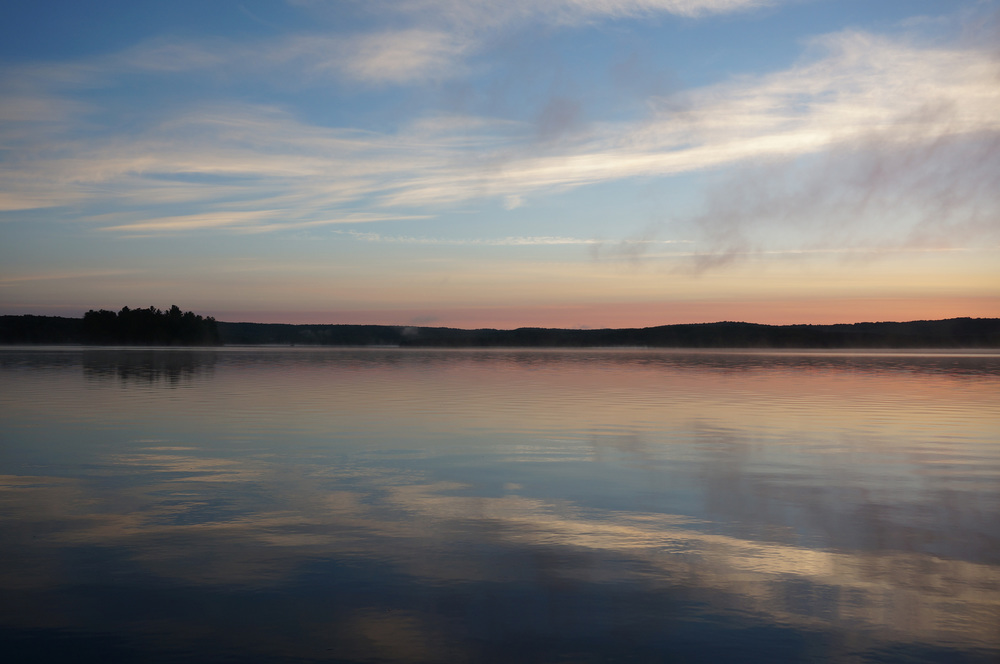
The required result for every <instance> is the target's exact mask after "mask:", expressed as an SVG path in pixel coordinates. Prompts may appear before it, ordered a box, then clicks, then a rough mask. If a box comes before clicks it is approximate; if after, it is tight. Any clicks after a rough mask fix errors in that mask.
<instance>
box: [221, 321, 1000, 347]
mask: <svg viewBox="0 0 1000 664" xmlns="http://www.w3.org/2000/svg"><path fill="white" fill-rule="evenodd" d="M218 325H219V334H220V335H221V336H222V340H223V341H224V342H225V343H227V344H248V345H267V344H275V345H320V346H403V347H407V346H412V347H448V348H489V347H541V348H556V347H568V348H585V347H629V346H636V347H654V348H655V347H659V348H997V347H1000V319H997V318H951V319H948V320H935V321H912V322H908V323H854V324H842V325H758V324H755V323H732V322H724V323H696V324H688V325H663V326H660V327H645V328H632V329H602V330H565V329H553V328H536V327H523V328H519V329H516V330H492V329H484V330H460V329H455V328H448V327H397V326H388V325H282V324H266V323H222V322H220V323H219V324H218Z"/></svg>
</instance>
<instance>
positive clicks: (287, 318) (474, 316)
mask: <svg viewBox="0 0 1000 664" xmlns="http://www.w3.org/2000/svg"><path fill="white" fill-rule="evenodd" d="M208 315H213V316H214V317H215V318H216V319H217V320H220V321H226V322H252V323H291V324H357V325H416V326H426V327H457V328H464V329H478V328H495V329H514V328H518V327H555V328H581V327H583V328H633V327H635V328H638V327H655V326H658V325H673V324H684V323H713V322H719V321H740V322H748V323H761V324H766V325H799V324H811V325H830V324H836V323H861V322H875V321H912V320H937V319H943V318H962V317H969V318H1000V297H938V298H890V297H872V298H837V299H826V300H815V299H805V298H803V299H800V300H794V299H770V300H718V301H702V302H674V303H669V302H662V303H602V304H589V305H587V304H581V305H560V306H531V307H491V306H484V307H461V308H458V307H456V308H440V309H394V310H379V311H373V310H335V311H280V312H275V311H263V310H261V311H253V310H244V311H218V312H215V313H209V314H208Z"/></svg>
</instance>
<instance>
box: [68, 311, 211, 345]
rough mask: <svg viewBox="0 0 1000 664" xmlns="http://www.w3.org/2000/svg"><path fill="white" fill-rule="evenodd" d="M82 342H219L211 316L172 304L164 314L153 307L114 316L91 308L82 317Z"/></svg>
mask: <svg viewBox="0 0 1000 664" xmlns="http://www.w3.org/2000/svg"><path fill="white" fill-rule="evenodd" d="M81 336H82V339H83V342H84V343H88V344H97V345H123V346H132V345H141V346H216V345H219V344H221V343H222V339H221V338H220V336H219V329H218V325H217V323H216V322H215V319H214V318H212V317H211V316H208V317H202V316H199V315H196V314H195V313H193V312H191V311H184V312H182V311H181V310H180V308H179V307H178V306H177V305H176V304H175V305H173V306H171V307H170V309H168V310H167V311H160V310H159V309H157V308H156V307H149V308H146V309H129V308H128V307H122V308H121V311H118V312H117V313H116V312H114V311H108V310H106V309H100V310H98V311H94V310H93V309H91V310H90V311H88V312H87V313H85V314H84V315H83V326H82V330H81Z"/></svg>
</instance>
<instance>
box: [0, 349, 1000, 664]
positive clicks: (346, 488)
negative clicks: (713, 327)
mask: <svg viewBox="0 0 1000 664" xmlns="http://www.w3.org/2000/svg"><path fill="white" fill-rule="evenodd" d="M7 354H8V355H9V354H10V353H9V352H8V353H7ZM4 355H5V352H3V351H0V357H3V356H4ZM56 355H59V354H56ZM84 355H85V354H84ZM153 355H154V356H155V355H156V354H155V353H154V354H153ZM75 357H76V360H74V361H73V362H69V363H66V362H64V361H63V360H64V359H65V358H61V359H60V358H59V357H52V358H49V359H44V358H42V359H39V358H38V357H36V358H34V360H25V359H23V358H22V359H19V360H14V359H12V358H10V357H7V358H4V360H3V363H2V364H0V369H2V370H3V374H2V377H3V384H4V385H7V386H11V385H16V386H17V387H18V389H16V390H15V389H5V390H4V391H3V393H2V415H3V421H4V427H3V446H2V450H3V456H2V457H0V472H2V473H4V474H3V475H2V477H0V535H2V541H3V542H4V544H3V545H2V547H0V555H2V563H3V564H2V565H0V588H2V589H3V590H2V592H3V594H4V595H5V597H8V598H9V599H10V601H5V602H3V603H0V604H2V605H3V607H2V608H0V639H2V641H3V643H4V644H5V647H6V646H9V647H10V648H11V650H10V652H13V653H19V652H20V653H22V654H25V655H30V656H37V655H38V653H43V652H47V653H50V654H51V653H55V654H66V653H67V652H68V651H70V650H72V651H73V652H75V653H77V654H79V653H83V654H84V656H83V659H86V656H87V653H91V654H92V656H93V658H94V659H95V661H96V660H97V659H101V660H102V661H114V660H115V659H119V660H121V661H129V660H130V659H131V660H134V659H136V658H137V657H138V658H139V659H143V660H145V661H173V660H174V659H181V658H185V659H190V658H194V659H196V660H202V661H223V660H232V659H238V660H240V661H292V660H295V661H303V660H305V661H413V662H418V661H420V662H422V661H442V662H444V661H448V662H451V661H459V662H461V661H607V660H609V659H611V660H616V661H617V660H634V661H664V660H669V659H671V658H673V659H695V660H702V661H705V660H712V661H726V660H728V661H748V660H750V661H753V660H755V659H756V660H758V661H775V660H793V661H794V660H799V661H805V660H812V659H826V660H831V661H857V660H859V659H860V660H870V661H913V660H916V661H992V660H993V659H994V658H995V657H996V656H997V654H998V653H1000V628H998V621H997V615H998V610H1000V559H998V552H1000V546H998V544H1000V532H998V525H997V524H998V523H1000V519H998V518H997V517H998V516H1000V483H998V481H997V480H998V479H1000V451H998V450H997V446H996V440H997V439H998V438H1000V437H998V436H997V435H996V434H997V433H998V431H997V427H998V426H1000V424H998V423H1000V417H998V416H1000V412H998V410H1000V406H998V404H1000V381H998V377H1000V364H998V358H996V357H993V356H990V357H972V358H966V357H958V358H956V357H912V358H902V359H901V358H899V357H886V358H884V359H883V358H879V357H866V358H858V357H842V358H840V357H827V356H823V357H819V358H816V357H813V356H806V357H802V358H797V357H795V356H784V355H783V356H780V357H778V358H777V359H776V360H774V361H773V362H771V361H769V360H768V358H767V357H762V356H749V357H746V358H744V357H742V356H727V355H709V354H699V355H693V356H687V355H680V354H666V353H665V354H659V355H657V354H655V353H639V352H628V353H608V352H603V353H591V352H584V351H574V352H567V353H558V352H545V353H543V352H537V353H533V352H523V351H519V352H511V353H507V352H495V353H478V352H461V353H449V352H443V351H436V352H411V351H396V352H392V351H380V352H364V351H362V352H344V351H341V352H326V351H320V352H312V353H310V352H304V351H290V352H278V351H266V352H265V351H245V352H236V351H218V352H216V353H213V355H212V356H211V357H208V356H207V355H206V357H205V358H204V359H205V362H204V366H203V367H202V365H201V364H199V360H198V357H199V354H198V353H193V354H191V355H190V359H183V360H182V362H181V364H180V366H189V367H191V369H190V370H182V371H180V372H176V373H174V374H172V375H175V376H176V380H172V379H170V378H169V375H171V374H169V372H168V373H161V374H160V376H162V378H160V379H157V380H152V381H150V380H147V379H146V378H145V377H146V376H150V375H155V369H156V367H157V366H163V365H164V363H167V364H169V363H170V362H174V360H165V359H163V358H156V357H153V358H151V363H150V365H149V366H142V365H141V362H139V361H138V360H137V358H139V357H141V356H139V355H135V356H133V357H131V358H124V359H122V358H114V357H100V358H97V357H96V356H94V357H91V358H89V359H88V358H85V357H84V356H82V355H76V356H75ZM32 362H34V364H33V363H32ZM101 362H105V363H106V364H107V365H109V366H111V367H113V370H110V371H104V370H103V369H100V370H97V371H96V373H95V370H94V366H95V364H100V363H101ZM727 362H728V365H727ZM129 363H132V364H131V365H129ZM184 363H187V364H184ZM123 365H125V366H132V367H133V368H130V369H129V370H128V371H126V372H124V373H122V372H121V371H120V370H118V369H117V368H114V367H121V366H123ZM88 367H90V368H89V369H88ZM199 367H201V368H199ZM97 375H99V376H100V378H94V377H93V376H97ZM73 376H76V377H77V378H78V380H76V381H74V380H73ZM81 376H82V378H81ZM136 376H140V377H142V378H140V379H138V380H137V379H136ZM177 385H182V386H183V387H184V388H185V389H183V390H178V389H176V387H177ZM53 394H55V395H57V398H55V399H52V398H51V395H53ZM43 395H45V396H43ZM40 402H41V403H42V404H44V403H48V404H49V405H50V406H51V404H53V403H54V404H56V407H55V408H52V407H49V408H46V407H44V405H40ZM60 648H63V650H59V649H60ZM18 649H20V650H18ZM139 655H141V657H140V656H139Z"/></svg>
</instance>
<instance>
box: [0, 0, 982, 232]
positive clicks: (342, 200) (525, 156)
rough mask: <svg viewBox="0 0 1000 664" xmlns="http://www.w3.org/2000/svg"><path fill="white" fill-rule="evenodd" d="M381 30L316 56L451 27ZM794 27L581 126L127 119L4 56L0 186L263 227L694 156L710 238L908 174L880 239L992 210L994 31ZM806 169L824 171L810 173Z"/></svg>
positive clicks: (380, 72)
mask: <svg viewBox="0 0 1000 664" xmlns="http://www.w3.org/2000/svg"><path fill="white" fill-rule="evenodd" d="M634 4H635V3H632V4H629V3H625V4H623V5H622V6H626V5H627V6H633V5H634ZM611 5H614V6H618V5H617V4H616V3H610V4H609V7H610V6H611ZM636 6H638V5H636ZM595 11H596V10H595ZM608 11H610V10H608ZM402 34H404V35H405V38H404V39H402V41H400V42H399V44H396V45H395V46H392V45H391V43H390V42H392V40H387V41H386V42H385V43H384V44H383V43H382V42H381V41H379V39H376V38H373V37H371V36H370V35H369V36H365V37H359V38H358V39H361V40H362V41H363V42H364V43H369V42H367V41H364V40H369V39H371V40H373V41H371V42H370V43H372V44H376V45H375V46H373V47H372V50H371V51H370V52H364V49H361V51H359V52H358V53H357V54H355V56H354V57H355V59H354V60H350V59H346V60H345V59H339V56H337V57H334V56H335V55H336V54H334V56H331V57H332V58H333V59H332V60H331V62H332V63H333V64H331V65H330V66H331V67H337V68H339V69H338V71H340V72H354V73H352V74H350V75H352V76H353V75H357V76H359V77H363V78H365V79H366V80H369V81H399V80H403V79H405V78H406V77H407V76H416V75H418V74H419V75H430V73H431V72H435V71H437V72H440V71H444V70H446V69H447V67H448V66H450V65H447V61H448V59H449V57H450V56H449V55H448V54H450V53H455V52H458V51H459V50H461V49H462V48H465V46H461V45H459V46H454V45H452V46H449V45H448V43H450V42H448V41H447V39H445V38H444V37H442V36H441V35H439V34H437V33H431V32H426V31H408V32H405V33H402ZM335 41H336V40H334V39H332V38H329V39H327V38H324V39H317V40H315V41H313V42H309V41H308V39H306V38H295V39H292V40H286V42H284V46H283V48H285V50H284V51H281V49H278V48H272V49H271V50H270V51H268V50H267V49H264V54H263V56H261V57H262V58H263V60H264V61H271V62H277V61H279V60H281V59H282V58H284V59H285V61H286V62H290V61H292V60H294V59H295V58H298V57H306V56H305V55H303V54H304V53H309V54H310V55H309V57H310V58H312V59H311V60H310V61H311V62H313V63H314V64H315V63H321V62H323V60H322V57H325V56H322V54H321V53H320V52H321V51H323V49H324V48H327V47H329V48H330V49H332V50H334V51H335V50H336V48H338V47H336V44H335ZM359 43H362V42H359ZM308 44H312V45H311V46H308V47H307V45H308ZM378 44H382V45H378ZM289 45H293V46H294V48H293V47H292V46H289ZM810 48H811V49H812V51H813V53H816V54H818V55H814V57H812V58H811V59H809V60H805V61H803V62H801V63H799V64H797V65H796V66H793V67H791V68H789V69H786V70H784V71H779V72H775V73H772V74H768V75H763V76H743V77H738V78H734V79H732V80H730V81H727V82H725V83H722V84H718V85H713V86H709V87H704V88H699V89H693V90H689V91H686V92H684V93H681V94H678V95H674V96H672V97H670V98H656V99H652V100H650V105H649V111H648V114H647V115H646V116H645V117H639V118H633V119H631V120H627V121H616V122H592V123H590V124H589V125H588V131H587V132H586V133H585V134H584V133H579V132H568V133H562V132H561V130H560V127H561V126H562V125H564V124H565V123H567V122H569V123H572V122H573V121H574V118H575V117H576V115H575V111H574V109H573V106H572V104H571V103H569V102H567V103H566V104H561V105H560V104H555V106H554V107H553V108H552V109H551V112H550V113H548V114H547V115H546V117H550V118H551V120H552V122H550V123H549V124H550V125H551V127H550V128H549V129H548V130H546V135H547V136H553V137H558V140H554V141H548V142H546V143H545V145H539V141H538V138H539V135H538V131H539V128H538V127H537V126H535V125H533V124H530V123H519V122H513V121H510V120H506V119H503V118H489V117H477V116H470V115H459V114H434V113H431V114H427V115H424V116H421V117H417V118H414V119H413V120H412V121H410V122H408V123H404V124H402V125H400V126H399V127H398V128H397V129H395V130H391V131H378V132H377V131H370V130H363V129H355V128H346V127H345V128H336V127H324V126H319V125H317V124H310V123H308V122H306V121H305V120H303V119H302V118H300V117H298V116H296V115H295V114H294V113H293V112H291V111H289V110H286V109H283V108H279V107H274V106H261V105H256V106H255V105H250V104H246V103H242V104H240V103H224V104H219V103H215V104H212V105H199V104H198V103H192V104H189V105H188V106H187V107H185V108H183V109H182V110H181V111H180V112H174V113H173V114H172V115H166V114H164V115H163V116H158V115H157V114H156V110H155V109H154V110H151V111H149V112H148V115H147V116H144V119H145V123H143V122H142V121H139V122H132V123H131V124H130V125H129V126H127V127H119V126H118V124H117V122H116V118H117V116H116V114H115V112H114V109H113V108H112V107H110V106H101V105H100V102H99V101H97V98H96V97H93V98H88V101H87V102H86V104H84V103H83V102H81V101H78V99H77V95H76V92H75V91H76V90H77V89H78V87H79V85H81V83H79V81H77V82H74V83H72V84H70V83H68V82H66V81H68V80H70V79H72V77H71V76H70V75H69V74H68V73H67V72H68V69H65V70H64V69H63V68H60V67H59V66H55V65H50V66H46V67H44V68H41V69H35V70H34V71H36V73H38V72H45V75H44V76H42V77H41V78H39V79H36V80H35V82H34V83H32V84H30V85H29V84H28V83H26V82H25V81H26V79H25V75H26V71H27V70H17V71H15V72H14V74H17V75H15V76H13V78H14V80H15V82H16V83H17V84H18V85H16V86H14V87H15V88H16V90H17V92H18V95H17V96H15V97H11V98H10V99H11V100H6V98H4V99H5V102H4V104H5V105H0V112H3V113H4V114H5V115H4V117H5V118H9V119H10V122H8V123H5V124H6V127H5V131H4V132H3V133H2V134H0V136H2V137H3V140H4V146H5V147H7V148H8V155H9V156H8V157H6V158H5V160H4V161H0V192H3V193H2V195H0V207H2V208H3V209H7V210H15V209H28V208H42V207H57V206H70V205H72V206H73V207H74V209H75V210H82V212H83V213H82V214H80V215H79V217H78V218H80V219H84V220H86V219H91V220H97V219H98V218H99V217H100V216H101V215H107V214H114V215H118V217H119V218H121V219H124V222H121V223H118V222H116V223H111V224H110V225H108V224H106V223H104V222H99V223H102V225H103V227H105V228H111V229H114V230H117V231H120V232H130V233H131V232H136V231H153V230H155V231H157V232H168V231H169V232H194V231H204V230H207V229H212V228H218V229H230V230H231V229H234V228H243V229H248V228H255V229H256V230H258V231H265V230H267V231H270V230H278V229H281V228H294V227H298V228H301V227H307V226H309V225H316V226H320V225H326V224H331V223H354V221H355V220H356V221H365V220H371V219H403V218H409V219H417V218H426V217H427V216H428V215H434V214H436V213H437V212H439V211H441V210H442V209H445V208H447V207H449V206H453V205H456V204H469V203H473V204H475V203H477V202H481V201H484V200H490V199H492V200H497V201H500V202H502V203H505V204H506V206H507V207H508V208H516V207H518V206H520V205H523V204H524V201H525V200H534V199H537V198H538V197H541V196H545V195H550V194H553V193H559V192H562V191H566V190H568V189H572V188H577V187H584V186H588V185H595V184H600V183H607V182H613V181H618V180H623V179H630V178H660V177H668V176H672V175H676V174H683V173H692V172H698V171H710V170H711V171H716V172H723V171H731V172H733V173H736V175H735V176H733V177H734V178H735V179H731V180H726V181H723V183H722V184H721V185H720V189H719V190H718V193H719V195H717V196H713V197H712V198H711V199H710V200H709V205H708V208H707V209H706V211H705V213H704V215H702V216H701V217H697V218H694V219H692V220H689V221H691V222H692V223H696V224H697V225H699V226H700V227H701V228H702V229H703V230H704V232H705V233H706V236H705V237H706V239H707V240H708V241H709V242H710V243H712V242H714V243H715V244H714V245H713V247H714V249H716V250H719V251H722V252H724V251H727V250H732V251H743V250H746V249H747V248H748V247H749V248H761V249H774V248H776V247H773V246H768V244H767V243H768V242H769V240H768V239H767V238H766V237H763V236H761V237H760V238H758V240H756V242H757V243H759V244H760V246H759V247H758V246H751V245H753V244H754V243H753V242H749V243H742V244H738V246H737V245H734V246H732V247H727V246H724V243H719V242H718V241H716V240H713V238H712V235H713V234H715V235H718V236H722V237H729V238H737V239H739V238H740V234H741V233H742V234H744V235H745V234H746V232H747V231H748V230H749V229H752V228H754V227H756V226H758V225H773V224H774V223H775V219H777V218H779V217H782V215H783V218H785V219H787V220H788V221H787V223H786V225H790V226H792V227H794V225H795V224H797V223H799V222H800V221H801V220H802V219H824V218H825V219H826V220H827V222H828V223H827V227H829V226H830V225H831V224H833V223H834V222H836V223H840V222H841V221H843V220H845V219H847V218H848V217H849V216H851V214H849V213H852V212H853V213H856V214H853V216H852V217H851V218H853V219H855V220H856V221H853V222H851V223H853V224H854V225H855V226H858V225H863V224H868V223H873V220H875V222H877V223H879V224H881V223H882V222H881V221H878V219H877V217H879V216H880V215H889V214H891V211H892V210H893V209H895V208H894V207H893V205H894V203H895V202H899V203H900V204H901V205H902V206H903V209H909V208H907V205H908V204H907V202H906V196H908V195H910V194H913V195H914V196H915V198H913V199H912V200H913V201H918V202H919V206H921V207H924V209H926V210H928V211H933V214H924V215H923V216H922V217H921V218H920V219H909V220H907V219H900V220H898V223H897V225H896V227H895V229H896V235H895V236H894V237H895V238H896V239H895V240H894V239H893V237H889V238H883V240H885V242H889V243H891V242H894V241H899V242H912V239H913V237H914V234H920V233H923V234H924V235H925V236H927V237H937V236H939V235H940V234H941V233H940V232H939V230H940V229H950V230H951V231H953V232H955V233H962V234H964V237H963V239H962V242H966V241H968V239H969V238H971V237H972V236H974V235H975V233H977V232H980V231H983V230H985V231H989V230H990V229H992V228H994V227H995V224H996V222H995V218H996V217H995V212H996V207H997V202H996V196H995V193H993V192H995V191H996V190H997V186H995V185H996V184H997V183H996V174H997V173H998V171H1000V169H997V167H996V156H995V155H996V154H997V150H995V149H993V148H992V147H991V146H995V144H996V141H997V137H998V136H1000V115H998V114H997V113H996V109H997V108H1000V86H998V85H997V80H998V75H1000V60H998V56H997V53H996V51H995V50H993V49H991V48H986V47H965V48H961V47H957V46H954V47H943V46H922V45H920V44H915V43H912V42H907V41H905V40H893V39H888V38H885V37H879V36H876V35H871V34H868V33H863V32H857V31H847V32H840V33H836V34H833V35H828V36H825V37H822V38H819V39H817V40H815V41H814V42H813V43H812V44H811V45H810ZM392 49H395V50H392ZM456 49H457V50H456ZM165 52H170V53H172V52H174V51H171V50H170V49H166V51H165ZM442 54H444V55H442ZM113 60H115V59H114V58H109V59H107V60H106V61H105V65H107V63H108V62H111V61H113ZM135 60H136V62H140V63H141V60H142V59H141V58H136V59H135ZM210 60H211V58H208V57H207V56H197V57H193V56H192V57H181V56H177V58H176V62H185V63H192V62H202V61H210ZM407 60H412V62H411V63H410V64H409V65H406V64H405V61H407ZM115 61H116V62H117V60H115ZM401 63H403V64H401ZM115 66H120V65H118V64H116V65H115ZM136 66H140V65H136ZM164 66H165V67H166V69H167V70H170V71H174V70H175V69H176V67H175V66H174V65H170V66H166V65H164ZM315 66H316V68H317V70H321V69H322V66H320V65H319V64H316V65H315ZM107 67H109V68H108V69H107V70H105V71H103V72H102V73H95V71H97V70H98V69H100V68H99V67H96V66H90V65H79V64H74V65H71V66H70V65H67V68H69V69H74V70H75V71H82V72H86V76H85V77H84V78H86V80H87V81H89V82H90V84H96V83H95V81H98V80H105V81H106V80H108V79H110V78H114V76H115V75H121V74H120V72H119V74H115V73H114V71H113V67H111V65H107ZM407 67H409V69H408V68H407ZM8 73H10V72H8ZM88 76H89V77H90V78H87V77H88ZM9 79H10V77H8V80H9ZM0 98H3V97H0ZM49 101H54V103H53V104H52V106H51V107H50V108H51V113H49V114H48V115H46V114H40V115H39V116H38V117H32V112H31V109H32V108H40V107H42V106H44V105H47V104H48V102H49ZM4 109H6V110H4ZM546 126H548V125H546ZM84 128H86V129H87V131H86V132H81V130H82V129H84ZM817 159H818V160H817ZM734 169H735V170H734ZM890 174H891V177H890ZM772 176H773V177H772ZM936 177H937V178H940V179H938V180H936V179H935V178H936ZM765 180H766V182H765ZM741 183H747V184H746V185H745V186H744V185H743V184H741ZM827 183H840V185H838V186H837V187H832V188H829V189H824V186H825V185H826V184H827ZM852 183H853V184H852ZM845 187H847V188H848V189H850V188H851V187H853V191H854V192H855V193H854V194H852V197H853V200H854V201H855V202H854V203H850V204H849V205H846V206H845V205H842V202H843V201H845V200H849V199H848V198H843V199H838V198H837V196H840V195H842V194H843V192H844V191H845ZM744 190H746V191H747V192H748V194H753V195H743V194H740V192H741V191H744ZM949 191H954V192H956V193H957V192H962V199H961V200H960V201H959V200H957V196H955V195H952V196H951V198H952V199H954V200H952V202H951V203H947V201H946V200H945V198H946V197H947V196H948V195H949ZM754 192H757V193H754ZM809 192H813V193H809ZM932 192H937V193H935V194H934V195H933V196H932V195H931V193H932ZM723 194H724V195H723ZM838 205H839V206H840V208H838V209H833V208H835V207H836V206H838ZM178 206H181V207H180V208H178ZM916 206H917V204H913V205H909V207H910V208H914V207H916ZM140 208H141V212H137V211H136V210H138V209H140ZM956 215H958V216H956ZM991 215H993V216H991ZM727 219H728V220H730V221H727ZM963 219H964V220H965V221H962V220H963ZM803 228H805V227H803ZM936 229H938V230H936ZM685 235H686V234H685ZM793 235H794V234H793ZM900 238H902V239H900ZM925 244H926V243H925ZM777 248H780V249H785V248H794V247H777ZM800 248H809V247H800Z"/></svg>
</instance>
